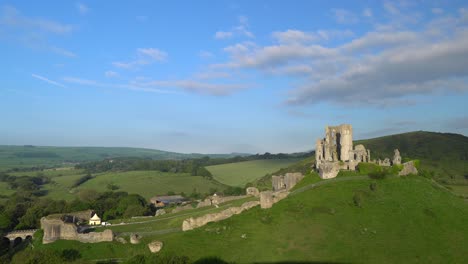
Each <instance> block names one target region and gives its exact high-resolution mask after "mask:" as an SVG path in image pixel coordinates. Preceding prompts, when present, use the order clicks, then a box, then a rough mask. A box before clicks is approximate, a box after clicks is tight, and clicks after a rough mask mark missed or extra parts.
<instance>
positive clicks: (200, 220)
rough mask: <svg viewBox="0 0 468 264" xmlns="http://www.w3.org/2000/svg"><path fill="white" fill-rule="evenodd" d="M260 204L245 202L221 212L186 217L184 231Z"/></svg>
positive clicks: (183, 225) (183, 224)
mask: <svg viewBox="0 0 468 264" xmlns="http://www.w3.org/2000/svg"><path fill="white" fill-rule="evenodd" d="M259 204H260V202H258V201H251V202H245V203H244V204H242V205H241V206H240V207H231V208H228V209H226V210H223V211H221V212H219V213H213V214H207V215H204V216H201V217H197V218H193V217H190V218H188V219H185V220H184V222H183V223H182V231H187V230H192V229H195V228H198V227H201V226H204V225H206V224H207V223H210V222H217V221H221V220H224V219H227V218H229V217H231V216H233V215H235V214H240V213H242V212H243V211H245V210H248V209H250V208H252V207H255V206H257V205H259Z"/></svg>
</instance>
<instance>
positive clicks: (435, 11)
mask: <svg viewBox="0 0 468 264" xmlns="http://www.w3.org/2000/svg"><path fill="white" fill-rule="evenodd" d="M431 11H432V13H433V14H436V15H439V14H442V13H444V10H443V9H442V8H438V7H434V8H432V9H431Z"/></svg>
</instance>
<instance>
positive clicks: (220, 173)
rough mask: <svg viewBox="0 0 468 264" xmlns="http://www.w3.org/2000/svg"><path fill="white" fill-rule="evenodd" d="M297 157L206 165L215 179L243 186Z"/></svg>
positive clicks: (293, 160) (291, 162)
mask: <svg viewBox="0 0 468 264" xmlns="http://www.w3.org/2000/svg"><path fill="white" fill-rule="evenodd" d="M297 161H298V159H271V160H252V161H243V162H236V163H227V164H221V165H214V166H208V167H206V169H208V170H209V171H210V172H211V174H213V177H214V179H215V180H217V181H219V182H221V183H223V184H226V185H230V186H239V187H244V186H245V184H246V183H249V182H252V181H254V180H256V179H259V178H261V177H263V176H265V174H267V173H272V172H274V171H277V170H279V169H281V168H286V167H288V166H289V165H291V164H293V163H295V162H297Z"/></svg>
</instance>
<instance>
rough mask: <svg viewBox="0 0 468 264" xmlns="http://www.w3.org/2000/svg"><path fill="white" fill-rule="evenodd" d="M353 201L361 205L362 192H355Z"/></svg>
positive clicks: (356, 204)
mask: <svg viewBox="0 0 468 264" xmlns="http://www.w3.org/2000/svg"><path fill="white" fill-rule="evenodd" d="M353 202H354V205H355V206H358V207H361V204H362V195H361V194H360V193H354V195H353Z"/></svg>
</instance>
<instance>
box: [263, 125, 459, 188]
mask: <svg viewBox="0 0 468 264" xmlns="http://www.w3.org/2000/svg"><path fill="white" fill-rule="evenodd" d="M357 144H363V145H364V146H365V147H366V148H368V149H370V151H371V158H372V159H379V158H380V159H384V158H390V159H391V158H392V157H393V151H394V149H396V148H397V149H399V150H400V153H401V156H402V158H403V161H408V160H413V159H419V160H420V161H421V168H422V171H421V172H422V173H423V174H426V176H429V177H432V178H434V179H436V180H438V181H439V182H441V183H444V184H451V185H452V184H453V185H468V137H465V136H463V135H459V134H452V133H435V132H426V131H416V132H409V133H403V134H396V135H390V136H384V137H378V138H372V139H364V140H356V141H354V145H357ZM314 162H315V158H314V153H313V152H311V155H310V157H308V158H306V159H303V160H301V161H299V162H297V163H294V164H292V165H290V166H289V167H287V168H284V169H281V170H278V171H276V172H274V173H272V174H273V175H280V174H284V173H286V172H293V171H294V172H302V173H307V172H308V171H310V169H311V166H312V164H313V163H314ZM254 184H255V185H256V186H258V187H261V188H268V187H269V186H271V177H270V175H266V176H265V177H263V178H261V179H259V180H257V181H256V182H255V183H254Z"/></svg>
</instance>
